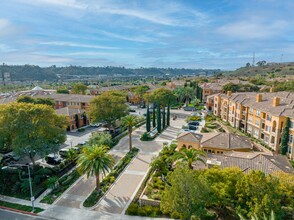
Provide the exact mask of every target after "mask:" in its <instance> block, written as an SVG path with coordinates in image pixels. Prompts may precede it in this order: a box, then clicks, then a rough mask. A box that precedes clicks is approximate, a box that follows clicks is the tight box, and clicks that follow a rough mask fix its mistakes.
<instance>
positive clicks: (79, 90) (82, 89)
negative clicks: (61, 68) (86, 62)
mask: <svg viewBox="0 0 294 220" xmlns="http://www.w3.org/2000/svg"><path fill="white" fill-rule="evenodd" d="M86 90H87V86H86V85H84V84H82V83H77V84H75V85H74V86H73V87H72V90H71V92H72V93H73V94H83V95H85V94H86Z"/></svg>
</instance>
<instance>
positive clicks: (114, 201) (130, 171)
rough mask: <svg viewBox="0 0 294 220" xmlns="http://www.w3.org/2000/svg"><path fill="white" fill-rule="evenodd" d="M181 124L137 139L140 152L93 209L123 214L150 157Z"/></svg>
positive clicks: (144, 174)
mask: <svg viewBox="0 0 294 220" xmlns="http://www.w3.org/2000/svg"><path fill="white" fill-rule="evenodd" d="M181 125H182V121H179V120H178V121H176V122H173V123H172V124H171V126H169V127H168V128H167V129H166V130H165V131H163V132H162V133H161V134H160V135H159V136H158V137H157V138H156V139H155V140H153V141H144V142H143V141H142V142H139V141H137V142H136V147H138V148H140V152H139V153H138V155H137V156H136V158H135V159H134V160H133V161H132V162H131V164H130V165H129V166H128V167H127V169H126V170H125V171H124V172H123V174H122V175H121V176H120V178H119V179H117V180H116V182H115V183H114V185H113V187H112V188H111V189H110V190H109V191H108V193H107V194H106V195H105V197H104V198H103V199H102V200H101V201H100V203H99V204H98V206H96V207H95V208H94V209H93V210H94V211H97V212H99V213H104V214H110V213H111V214H119V215H124V211H125V209H126V208H127V206H128V204H129V203H130V202H131V200H132V199H133V197H134V196H135V194H136V192H137V190H138V188H139V187H140V185H141V183H142V181H143V180H144V178H145V176H146V174H147V173H148V170H149V165H150V163H151V162H152V159H153V158H154V157H156V155H158V153H159V152H160V150H161V149H162V147H163V143H164V142H169V143H170V142H171V141H172V140H174V139H175V138H176V137H177V134H178V131H179V129H181Z"/></svg>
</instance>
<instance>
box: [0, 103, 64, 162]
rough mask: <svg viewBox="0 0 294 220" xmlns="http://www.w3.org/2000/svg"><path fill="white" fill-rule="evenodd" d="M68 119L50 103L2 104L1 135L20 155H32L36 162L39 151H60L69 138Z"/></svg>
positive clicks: (0, 109)
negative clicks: (67, 134)
mask: <svg viewBox="0 0 294 220" xmlns="http://www.w3.org/2000/svg"><path fill="white" fill-rule="evenodd" d="M66 126H67V120H66V118H65V117H64V116H61V115H57V114H56V113H55V111H54V109H53V108H51V107H49V106H47V105H40V104H32V103H10V104H5V105H0V137H3V145H6V146H11V148H12V149H13V151H14V152H15V153H16V154H18V155H20V156H25V155H28V156H29V157H30V159H31V160H32V162H33V164H34V156H35V155H36V154H38V155H40V156H45V155H46V154H48V153H53V152H57V151H58V149H59V146H60V144H62V143H63V142H64V141H65V139H66V132H65V128H66Z"/></svg>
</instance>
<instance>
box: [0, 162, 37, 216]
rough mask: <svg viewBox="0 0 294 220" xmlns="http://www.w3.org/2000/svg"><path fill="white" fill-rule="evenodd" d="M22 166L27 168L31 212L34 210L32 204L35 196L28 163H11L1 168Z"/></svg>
mask: <svg viewBox="0 0 294 220" xmlns="http://www.w3.org/2000/svg"><path fill="white" fill-rule="evenodd" d="M24 166H26V167H27V168H28V173H29V184H30V193H31V202H32V212H34V211H35V206H34V200H35V197H34V195H33V187H32V179H31V171H30V165H26V164H12V165H8V166H4V167H2V170H4V169H7V168H8V167H24Z"/></svg>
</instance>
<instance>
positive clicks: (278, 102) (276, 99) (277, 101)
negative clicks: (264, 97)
mask: <svg viewBox="0 0 294 220" xmlns="http://www.w3.org/2000/svg"><path fill="white" fill-rule="evenodd" d="M279 105H280V98H279V97H274V99H273V106H274V107H277V106H279Z"/></svg>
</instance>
